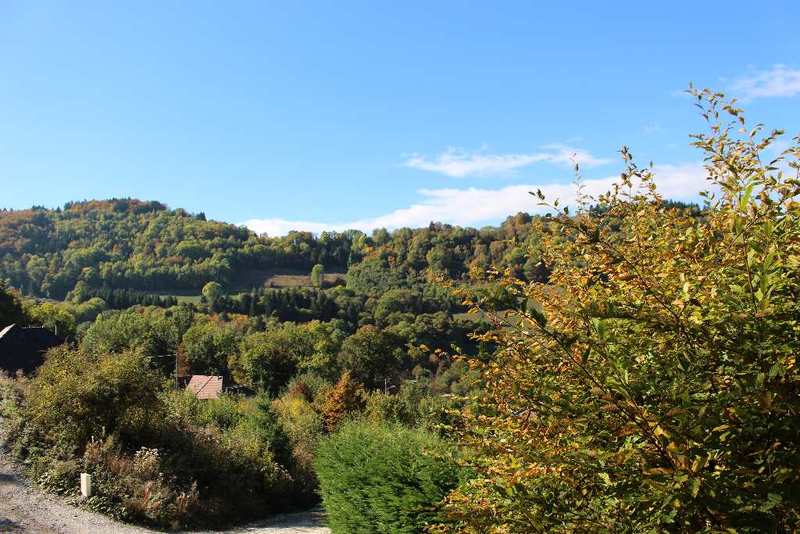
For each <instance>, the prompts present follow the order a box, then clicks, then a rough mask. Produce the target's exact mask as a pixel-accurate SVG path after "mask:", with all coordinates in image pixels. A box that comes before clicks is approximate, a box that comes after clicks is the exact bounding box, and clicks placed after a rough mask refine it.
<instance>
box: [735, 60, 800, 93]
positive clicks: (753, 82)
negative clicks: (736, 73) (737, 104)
mask: <svg viewBox="0 0 800 534" xmlns="http://www.w3.org/2000/svg"><path fill="white" fill-rule="evenodd" d="M730 89H731V91H732V92H733V93H734V94H736V95H738V96H739V97H740V98H742V99H744V100H753V99H756V98H771V97H790V96H797V95H800V69H792V68H789V67H787V66H786V65H774V66H773V67H772V68H771V69H769V70H759V71H754V72H752V73H750V74H749V75H747V76H742V77H741V78H738V79H736V80H734V81H733V83H732V84H731V86H730Z"/></svg>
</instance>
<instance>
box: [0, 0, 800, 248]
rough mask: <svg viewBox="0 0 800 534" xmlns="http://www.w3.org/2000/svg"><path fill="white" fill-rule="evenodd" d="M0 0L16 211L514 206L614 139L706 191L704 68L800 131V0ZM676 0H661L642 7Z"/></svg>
mask: <svg viewBox="0 0 800 534" xmlns="http://www.w3.org/2000/svg"><path fill="white" fill-rule="evenodd" d="M615 4H616V5H613V6H612V5H611V3H605V2H602V3H601V2H570V3H562V2H547V3H544V2H500V1H498V2H483V3H477V2H412V1H406V2H378V1H369V2H366V1H365V2H345V1H338V2H332V1H331V2H310V1H309V2H301V1H292V2H266V1H260V2H252V3H251V2H212V1H208V2H201V1H196V2H166V1H158V2H145V1H137V2H106V1H103V2H80V1H79V2H74V1H72V2H48V1H37V2H22V1H16V0H5V1H3V2H0V184H1V185H2V189H0V190H2V197H0V206H2V207H7V208H25V207H30V206H31V205H34V204H37V205H45V206H48V207H55V206H59V205H63V203H64V202H66V201H70V200H82V199H89V198H108V197H128V196H131V197H138V198H143V199H149V200H160V201H163V202H166V203H167V204H169V205H170V206H171V207H182V208H185V209H188V210H189V211H193V212H196V211H204V212H205V213H206V214H207V215H208V216H209V217H212V218H215V219H219V220H225V221H229V222H233V223H244V222H247V223H248V225H250V226H251V227H252V228H254V229H256V230H258V231H262V232H269V233H271V234H279V233H283V232H286V231H287V230H288V229H289V228H293V227H296V228H301V229H310V230H314V231H319V230H323V229H327V228H330V229H342V228H344V227H349V226H355V227H359V228H362V229H365V230H369V229H370V228H372V227H376V226H388V227H397V226H403V225H409V226H419V225H424V224H427V222H428V221H430V220H431V219H435V220H440V221H444V222H450V223H454V224H461V225H472V226H481V225H483V224H489V223H496V222H498V221H500V220H502V219H503V218H504V217H505V216H506V215H508V214H510V213H514V212H516V211H519V210H529V211H535V209H536V205H535V203H534V202H533V199H532V198H531V197H530V196H529V195H527V194H526V192H527V191H528V190H530V189H531V188H535V187H542V188H543V189H545V191H546V192H548V193H549V194H551V195H557V196H561V197H564V198H568V197H569V195H570V194H571V187H570V186H569V183H570V181H571V180H572V173H571V170H570V166H569V161H570V159H571V158H577V159H578V160H579V161H580V162H582V163H583V166H584V175H585V177H586V178H587V179H589V180H596V183H597V184H600V185H602V184H605V183H606V181H607V179H608V177H611V176H614V174H615V173H616V172H618V171H619V169H620V165H619V159H618V157H617V150H618V149H619V148H620V146H622V145H623V144H627V145H629V146H630V147H631V149H632V151H633V153H634V155H635V156H636V157H637V158H638V159H640V160H641V162H643V163H647V162H648V161H650V160H652V161H654V162H655V163H656V164H657V165H659V167H658V169H659V171H660V174H661V180H662V185H663V186H664V189H665V192H666V193H668V194H669V196H673V197H683V198H691V197H692V196H693V194H694V193H695V192H696V191H697V190H699V189H701V188H702V172H701V168H700V167H699V165H698V163H699V154H698V153H697V152H696V151H694V150H693V149H691V148H690V147H689V146H688V134H689V133H691V132H694V131H698V130H699V129H701V128H702V123H701V122H700V120H699V118H698V117H697V115H696V113H695V110H694V108H693V106H692V104H691V101H690V100H689V99H687V98H686V97H684V96H681V95H680V92H681V90H683V89H684V88H686V86H687V85H688V83H689V82H690V81H692V82H694V83H695V84H696V85H698V86H710V87H713V88H715V89H720V90H725V91H727V92H729V93H731V94H736V95H738V96H740V97H742V98H744V99H745V100H746V102H747V104H746V107H747V109H748V110H749V117H750V119H751V120H753V121H756V120H757V121H763V122H765V123H766V124H768V125H770V126H775V127H778V126H780V127H784V128H786V129H787V130H788V131H789V132H791V133H792V134H796V133H798V132H799V131H800V120H799V119H800V34H798V32H797V28H796V22H797V20H800V2H796V1H776V2H763V3H759V6H758V7H757V8H755V7H753V4H751V3H749V2H735V1H727V2H714V1H710V2H703V3H698V2H660V3H655V2H630V3H615ZM647 4H663V5H660V6H659V5H647Z"/></svg>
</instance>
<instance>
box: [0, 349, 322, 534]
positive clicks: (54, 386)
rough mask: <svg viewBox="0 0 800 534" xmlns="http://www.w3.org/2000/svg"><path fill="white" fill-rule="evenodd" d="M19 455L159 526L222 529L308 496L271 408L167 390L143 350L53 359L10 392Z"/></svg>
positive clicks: (49, 484) (56, 353) (105, 506)
mask: <svg viewBox="0 0 800 534" xmlns="http://www.w3.org/2000/svg"><path fill="white" fill-rule="evenodd" d="M0 393H2V395H3V402H2V404H0V407H1V408H2V415H3V417H4V419H5V420H4V423H5V425H4V426H5V431H6V434H7V438H8V441H9V443H10V444H11V448H12V451H13V452H14V454H15V455H16V456H17V458H19V459H20V460H21V461H22V462H24V464H25V465H26V466H27V467H28V473H29V475H30V476H31V478H32V479H33V480H34V481H35V482H37V483H38V484H40V485H42V486H44V487H45V488H47V489H48V490H50V491H54V492H57V493H61V494H64V495H71V496H76V495H77V492H78V475H79V473H80V472H82V471H84V472H89V473H91V474H92V475H93V480H94V488H95V495H94V496H93V497H92V498H90V499H88V500H87V501H86V503H85V504H86V505H87V506H88V507H90V508H92V509H94V510H97V511H100V512H103V513H107V514H110V515H113V516H115V517H118V518H120V519H125V520H131V521H135V522H139V523H145V524H149V525H153V526H158V527H167V528H178V527H182V526H202V525H206V526H221V525H225V524H229V523H232V522H236V521H243V520H246V519H252V518H256V517H263V516H265V515H267V514H269V513H272V512H279V511H284V510H287V509H289V508H290V507H292V506H294V505H295V503H297V502H303V503H305V501H302V498H303V497H306V498H307V496H308V494H309V493H310V492H309V491H308V489H307V488H299V487H298V484H297V483H296V482H295V477H294V476H293V474H292V472H293V471H295V468H294V465H293V460H292V456H291V448H290V445H289V440H288V438H287V437H286V435H285V434H284V433H283V430H282V429H281V428H280V426H279V424H278V420H277V416H276V415H275V414H274V412H273V411H272V408H271V405H270V402H269V399H267V398H253V399H238V398H229V397H223V398H222V399H220V400H218V401H217V400H209V401H200V400H198V399H196V398H194V397H193V396H191V395H190V394H188V393H185V392H174V391H170V390H168V389H167V390H165V389H164V386H163V383H162V380H161V378H160V375H159V373H158V372H157V371H156V370H154V369H153V368H152V367H151V363H150V359H149V358H147V357H146V356H144V355H143V354H142V353H140V352H130V351H128V352H123V353H122V354H100V355H97V354H88V353H86V352H85V351H82V350H72V349H69V348H66V347H60V348H57V349H54V350H52V351H51V352H50V353H49V356H48V358H47V360H46V363H45V364H44V366H42V368H41V369H40V370H39V372H38V375H37V376H36V377H35V378H33V379H31V380H30V381H28V380H20V381H13V380H11V379H3V380H2V381H1V382H0Z"/></svg>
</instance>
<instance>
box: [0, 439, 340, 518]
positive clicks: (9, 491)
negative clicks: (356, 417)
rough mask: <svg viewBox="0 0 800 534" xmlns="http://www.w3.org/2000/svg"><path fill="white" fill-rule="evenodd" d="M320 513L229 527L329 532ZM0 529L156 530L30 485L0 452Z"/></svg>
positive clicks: (288, 516)
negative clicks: (72, 502) (75, 505)
mask: <svg viewBox="0 0 800 534" xmlns="http://www.w3.org/2000/svg"><path fill="white" fill-rule="evenodd" d="M322 519H323V517H322V513H321V512H319V511H316V510H315V511H309V512H302V513H296V514H284V515H279V516H275V517H272V518H270V519H268V520H264V521H260V522H258V523H253V524H250V525H246V526H243V527H239V528H236V529H233V530H226V531H218V532H226V533H231V534H233V533H241V534H244V533H248V534H329V533H330V529H328V528H326V527H323V526H322ZM0 532H36V533H44V534H93V533H98V534H99V533H103V534H106V533H108V534H141V533H148V532H151V533H152V532H156V531H154V530H149V529H146V528H140V527H134V526H131V525H125V524H123V523H119V522H117V521H114V520H113V519H110V518H108V517H106V516H104V515H101V514H97V513H94V512H89V511H87V510H81V509H80V508H76V507H74V506H71V505H69V504H67V503H66V502H65V501H64V499H62V498H60V497H57V496H53V495H49V494H46V493H44V492H42V491H39V490H37V489H35V488H32V487H31V486H30V484H29V483H28V482H27V481H26V480H25V478H24V477H23V476H22V475H21V474H20V472H19V470H18V469H17V468H16V466H14V465H13V464H12V463H11V462H10V461H9V460H8V459H7V458H6V457H5V456H4V455H3V454H2V453H0Z"/></svg>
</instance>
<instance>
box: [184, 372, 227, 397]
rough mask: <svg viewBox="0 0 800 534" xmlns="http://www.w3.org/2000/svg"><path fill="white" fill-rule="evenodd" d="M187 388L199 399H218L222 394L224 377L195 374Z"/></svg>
mask: <svg viewBox="0 0 800 534" xmlns="http://www.w3.org/2000/svg"><path fill="white" fill-rule="evenodd" d="M186 389H187V390H189V391H191V392H192V393H194V396H195V397H197V398H198V399H218V398H219V396H220V394H222V377H221V376H206V375H193V376H192V379H191V380H189V384H188V385H187V386H186Z"/></svg>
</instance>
